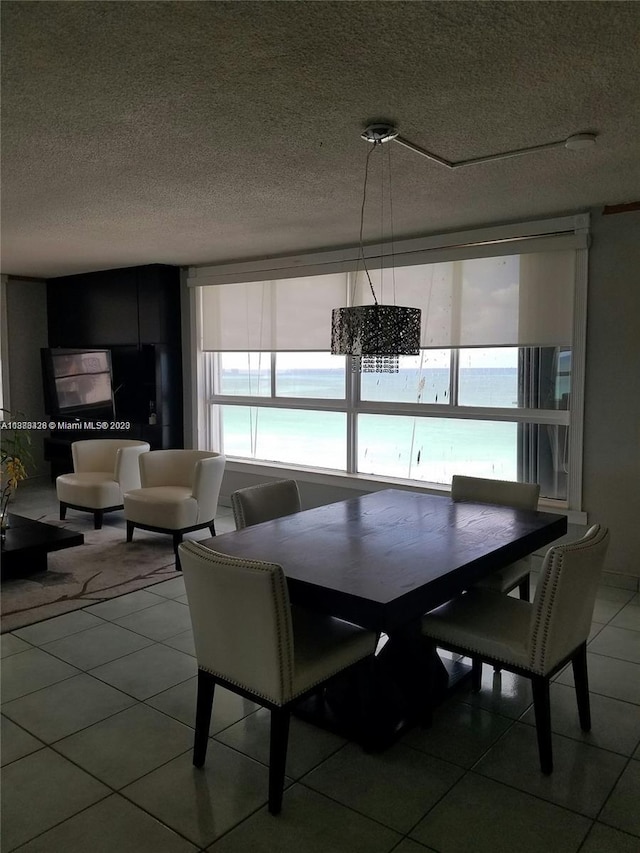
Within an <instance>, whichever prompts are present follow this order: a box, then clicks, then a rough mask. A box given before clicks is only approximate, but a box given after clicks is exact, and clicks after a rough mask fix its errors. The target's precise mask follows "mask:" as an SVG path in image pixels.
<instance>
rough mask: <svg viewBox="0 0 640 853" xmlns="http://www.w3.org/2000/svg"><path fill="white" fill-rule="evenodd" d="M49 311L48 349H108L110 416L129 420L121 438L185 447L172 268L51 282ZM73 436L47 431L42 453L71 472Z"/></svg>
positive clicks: (177, 287) (176, 291)
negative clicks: (109, 363) (111, 375)
mask: <svg viewBox="0 0 640 853" xmlns="http://www.w3.org/2000/svg"><path fill="white" fill-rule="evenodd" d="M47 314H48V334H49V346H50V347H80V348H82V347H87V348H92V347H107V348H108V349H109V350H110V351H111V360H112V370H113V390H114V405H115V417H116V420H117V421H126V422H130V423H131V429H130V434H129V435H128V436H127V437H131V438H141V439H143V440H145V441H149V442H150V444H151V446H152V448H154V449H161V448H169V447H183V446H184V444H183V441H184V436H183V412H182V407H183V404H182V400H183V394H182V340H181V316H180V271H179V269H178V267H171V266H165V265H161V264H152V265H150V266H144V267H128V268H125V269H117V270H104V271H101V272H95V273H86V274H81V275H73V276H64V277H61V278H55V279H49V280H48V281H47ZM150 416H151V420H152V421H153V420H155V423H153V422H152V423H149V419H150ZM120 435H122V436H124V432H122V433H120ZM79 437H80V436H79V435H78V434H77V433H76V434H74V433H70V434H68V435H66V436H65V435H62V434H61V433H60V431H56V432H55V434H54V433H52V434H51V436H50V437H49V439H48V440H46V441H45V458H47V459H49V461H51V462H52V466H54V464H55V467H57V469H59V470H60V469H61V468H64V467H65V466H67V470H70V468H69V467H68V466H69V464H70V458H71V457H70V450H69V447H70V443H71V441H72V440H77V439H78V438H79ZM82 437H83V438H87V437H90V436H88V435H83V436H82ZM93 437H98V436H97V434H96V435H94V436H93ZM65 444H68V445H69V447H67V448H66V450H65V447H64V445H65ZM65 460H66V461H65ZM59 470H58V472H59Z"/></svg>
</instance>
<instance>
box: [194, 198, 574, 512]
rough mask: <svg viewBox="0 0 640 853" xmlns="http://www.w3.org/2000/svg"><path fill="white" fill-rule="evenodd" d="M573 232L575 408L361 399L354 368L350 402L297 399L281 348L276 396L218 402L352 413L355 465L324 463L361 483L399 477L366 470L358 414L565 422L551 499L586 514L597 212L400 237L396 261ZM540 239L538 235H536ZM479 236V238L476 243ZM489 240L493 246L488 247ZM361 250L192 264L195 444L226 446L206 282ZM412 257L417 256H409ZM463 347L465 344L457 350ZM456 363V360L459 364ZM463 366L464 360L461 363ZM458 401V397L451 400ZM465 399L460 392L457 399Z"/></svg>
mask: <svg viewBox="0 0 640 853" xmlns="http://www.w3.org/2000/svg"><path fill="white" fill-rule="evenodd" d="M570 232H572V233H573V237H574V239H575V244H574V246H573V248H574V250H575V253H576V254H575V257H576V265H575V280H574V314H573V340H572V345H571V353H572V356H571V359H572V363H571V368H572V369H571V398H570V408H569V409H558V410H556V409H522V408H508V409H506V408H505V409H503V408H492V407H486V406H482V407H475V406H454V405H453V404H452V403H450V402H448V403H446V404H441V403H437V404H435V403H418V404H412V403H382V402H374V401H362V400H360V399H359V390H360V376H359V374H358V373H353V372H351V371H350V369H349V366H348V365H347V366H346V369H347V374H346V398H345V400H344V405H340V403H341V401H339V400H337V399H335V398H334V399H329V400H327V399H319V398H300V397H295V398H290V397H277V396H275V394H274V392H275V371H274V369H273V363H274V362H275V353H272V371H271V382H272V394H273V396H269V397H267V396H263V397H243V396H239V395H233V396H224V395H219V396H216V397H215V403H218V404H220V405H245V406H246V405H250V406H254V407H260V406H266V407H276V408H278V407H281V408H299V409H315V410H329V411H341V412H344V411H346V415H347V470H346V471H344V472H342V471H335V470H331V469H321V470H322V472H323V474H326V475H327V476H329V477H340V478H342V479H347V480H350V481H353V482H354V483H355V484H356V485H355V487H356V488H361V485H360V484H359V483H360V482H361V481H362V480H363V479H371V480H374V481H376V482H380V481H382V482H389V483H394V482H397V480H396V478H391V477H389V478H386V477H379V476H374V475H362V474H359V473H358V472H357V471H356V470H355V469H356V464H357V430H356V428H355V422H356V419H357V416H358V414H360V413H363V414H365V413H366V414H396V415H398V414H402V415H413V416H418V417H440V418H442V417H445V418H454V419H470V420H471V419H473V420H484V421H488V420H489V421H490V420H495V421H511V422H514V421H515V422H521V423H534V424H559V425H564V426H567V427H568V443H569V454H570V458H571V460H572V461H571V465H570V467H569V475H568V481H567V500H566V501H559V500H557V501H549V502H548V503H550V504H552V505H555V506H556V507H559V508H567V509H568V510H570V511H571V512H573V514H574V515H576V514H581V510H582V466H583V418H584V382H585V351H586V316H587V282H588V244H589V215H588V214H577V215H575V216H572V217H562V218H559V219H553V220H542V221H536V222H531V223H520V224H514V225H510V226H496V227H494V228H486V229H478V230H477V231H468V232H458V233H457V234H449V235H442V236H440V237H437V236H436V237H428V238H416V239H414V240H409V241H404V242H403V243H400V244H398V243H396V247H395V251H396V260H397V258H398V255H400V256H401V255H402V253H403V252H405V253H406V254H405V257H404V260H403V261H402V262H403V263H409V262H411V263H416V262H420V263H430V262H434V261H435V260H451V259H458V258H460V257H467V258H469V257H476V256H478V257H483V256H490V255H492V254H497V253H498V252H496V245H497V244H506V245H502V246H501V249H500V252H499V253H503V254H511V253H514V254H515V253H518V252H522V251H527V248H525V247H524V246H523V245H521V242H523V243H525V244H526V243H527V242H528V241H529V240H531V246H529V247H528V251H535V250H536V249H537V248H539V249H540V250H546V249H548V248H549V243H550V241H552V240H553V238H554V237H555V236H557V235H558V234H561V233H567V234H568V233H570ZM536 238H537V239H536ZM474 241H476V242H474ZM487 244H488V245H487ZM354 251H355V250H338V251H331V252H324V253H315V254H309V255H304V256H296V257H295V258H281V259H275V261H274V259H268V260H265V261H251V262H240V263H237V264H222V265H216V266H211V265H208V266H204V267H193V268H190V269H189V273H188V279H187V283H188V285H189V287H190V295H191V303H190V304H191V308H192V316H193V317H195V324H194V327H193V328H195V334H194V335H192V346H191V354H192V357H193V361H192V364H195V365H196V374H197V382H196V388H195V399H194V401H193V404H194V410H195V411H196V412H197V417H196V418H194V422H195V423H196V424H197V428H196V429H194V435H193V438H194V446H205V444H206V443H207V442H212V443H213V445H214V446H218V447H219V446H220V433H219V430H217V429H216V426H215V423H214V422H213V421H214V419H213V418H212V415H211V412H212V407H211V405H210V404H211V403H212V402H213V401H212V399H211V396H210V394H209V389H210V387H211V385H210V384H209V385H208V387H207V382H205V381H204V380H205V378H208V379H210V378H211V377H210V369H211V367H210V365H208V366H206V365H205V366H203V359H202V356H203V354H204V351H203V350H202V348H201V340H202V336H201V321H202V315H201V300H200V299H199V298H198V291H199V286H201V285H210V284H215V283H233V282H237V283H240V282H243V281H257V280H260V279H267V278H276V277H280V276H282V277H286V276H295V275H300V271H301V269H304V271H305V273H306V274H310V275H311V274H322V273H326V272H328V271H336V270H338V269H343V270H352V269H353V268H354V267H353V263H354V262H353V259H352V255H353V253H354ZM366 251H367V254H368V255H369V258H370V259H371V257H378V258H379V257H380V255H381V254H382V255H383V256H384V247H381V246H380V245H378V246H376V247H372V248H371V249H367V250H366ZM409 257H411V259H412V260H411V261H409V260H408V258H409ZM455 352H457V350H455ZM452 367H453V365H452ZM456 367H457V365H456ZM457 381H458V371H457V369H455V370H454V369H452V370H451V383H452V384H455V383H457ZM451 399H454V397H453V396H450V400H451ZM455 399H457V395H456V397H455ZM236 464H238V465H241V466H247V470H254V469H256V468H257V467H260V466H263V467H268V468H271V467H274V468H278V467H280V468H286V469H287V470H296V471H300V472H304V471H309V472H312V471H317V470H318V469H311V468H306V467H305V466H290V465H284V464H283V465H280V464H279V463H269V462H265V461H263V460H254V459H241V460H240V459H239V460H237V462H236ZM404 482H406V483H407V485H408V486H410V487H414V486H415V487H419V488H429V487H431V486H433V488H434V490H437V491H442V490H446V489H447V487H446V486H445V487H442V486H441V485H440V484H427V483H423V481H415V480H407V481H404Z"/></svg>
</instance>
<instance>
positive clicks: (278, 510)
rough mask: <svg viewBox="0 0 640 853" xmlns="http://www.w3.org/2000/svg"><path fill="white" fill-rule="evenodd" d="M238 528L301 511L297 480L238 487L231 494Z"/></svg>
mask: <svg viewBox="0 0 640 853" xmlns="http://www.w3.org/2000/svg"><path fill="white" fill-rule="evenodd" d="M231 507H232V509H233V518H234V520H235V523H236V530H241V529H242V528H243V527H250V526H251V525H253V524H260V523H261V522H263V521H271V520H272V519H274V518H282V517H283V516H285V515H292V514H293V513H294V512H300V492H299V491H298V484H297V483H296V481H295V480H276V481H275V482H273V483H260V484H259V485H257V486H248V487H247V488H246V489H237V490H236V491H235V492H233V493H232V494H231Z"/></svg>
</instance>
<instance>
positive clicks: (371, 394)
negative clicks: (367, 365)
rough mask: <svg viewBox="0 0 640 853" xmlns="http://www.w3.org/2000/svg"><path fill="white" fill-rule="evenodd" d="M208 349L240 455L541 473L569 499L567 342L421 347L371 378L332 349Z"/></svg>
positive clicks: (444, 476) (398, 471)
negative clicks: (552, 345) (396, 365)
mask: <svg viewBox="0 0 640 853" xmlns="http://www.w3.org/2000/svg"><path fill="white" fill-rule="evenodd" d="M203 355H204V357H205V358H206V359H207V361H208V369H207V371H206V373H207V375H208V376H209V377H210V388H209V390H210V398H209V399H210V404H209V419H210V422H211V428H212V430H213V431H215V433H216V435H217V436H218V437H219V440H220V442H221V446H222V448H223V449H224V452H225V454H226V455H227V456H229V457H231V458H234V457H235V458H238V459H251V460H255V461H265V462H273V463H283V464H290V465H299V466H308V467H312V468H320V469H326V470H334V471H341V472H347V473H360V474H371V475H375V476H382V477H385V476H386V477H392V478H399V479H407V480H416V481H420V482H425V483H436V484H444V485H448V484H450V482H451V477H452V476H453V475H454V474H459V473H465V474H469V475H473V476H480V477H492V478H496V479H504V480H523V479H531V478H534V479H535V481H536V482H540V483H541V487H542V492H543V496H545V497H548V498H551V499H555V500H564V499H565V498H566V475H567V464H568V463H567V458H566V453H565V447H564V444H563V442H564V441H565V437H566V436H565V433H562V434H561V431H562V428H564V430H565V432H566V422H567V411H566V406H567V400H568V394H569V388H570V385H569V383H570V358H569V356H570V351H569V350H567V349H563V350H560V349H559V348H548V347H547V348H544V349H540V348H526V349H525V348H518V347H502V348H479V349H476V350H473V349H471V350H470V349H465V350H436V351H429V350H423V351H422V352H421V354H420V355H419V356H415V357H414V356H410V357H409V356H408V357H405V358H403V359H401V362H400V370H399V372H398V373H397V374H364V375H361V376H360V375H357V376H352V375H351V373H350V372H349V371H348V370H347V366H346V363H345V359H344V358H343V357H341V356H332V355H330V354H329V353H259V354H257V353H221V354H215V353H205V354H203ZM532 364H535V366H536V370H535V371H533V370H532V369H531V367H530V366H531V365H532ZM534 374H535V376H534ZM534 399H535V406H532V405H531V404H532V402H533V401H534ZM536 412H538V419H537V420H536ZM550 413H553V414H550ZM348 415H349V416H348ZM349 429H353V430H354V436H353V438H354V441H353V443H352V444H353V446H354V447H355V448H356V450H355V453H354V454H353V458H352V459H349V458H348V453H347V448H348V446H349V442H350V436H349Z"/></svg>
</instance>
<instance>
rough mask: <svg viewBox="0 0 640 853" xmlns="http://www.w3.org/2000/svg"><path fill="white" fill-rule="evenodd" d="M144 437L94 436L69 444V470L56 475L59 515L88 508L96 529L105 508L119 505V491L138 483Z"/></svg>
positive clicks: (135, 486) (121, 502)
mask: <svg viewBox="0 0 640 853" xmlns="http://www.w3.org/2000/svg"><path fill="white" fill-rule="evenodd" d="M148 450H149V445H148V444H147V442H146V441H135V440H134V439H120V438H95V439H87V440H86V441H74V442H73V444H72V445H71V455H72V458H73V473H72V474H61V475H60V476H59V477H57V478H56V494H57V496H58V500H59V501H60V519H61V520H64V519H65V518H66V513H67V509H77V510H81V511H83V512H92V513H93V518H94V526H95V529H96V530H99V529H100V528H101V527H102V521H103V516H104V513H105V512H111V511H112V510H117V509H122V507H123V494H124V492H126V491H127V490H129V489H135V488H138V487H139V486H140V467H139V464H138V460H139V458H140V455H141V454H143V453H146V452H148Z"/></svg>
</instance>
